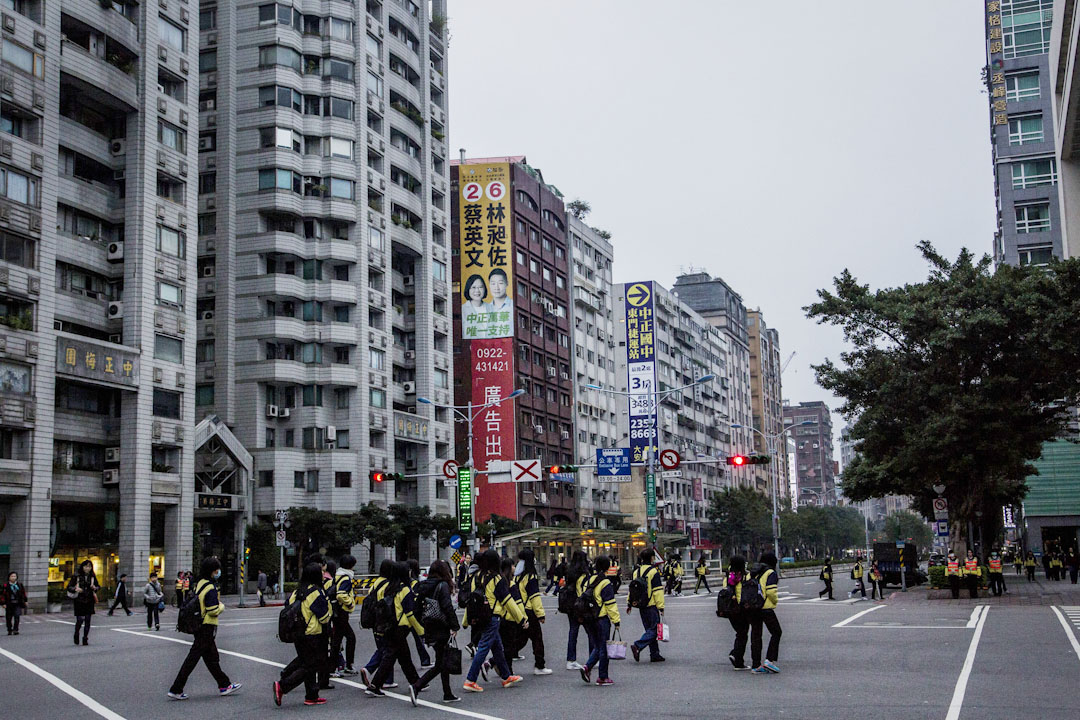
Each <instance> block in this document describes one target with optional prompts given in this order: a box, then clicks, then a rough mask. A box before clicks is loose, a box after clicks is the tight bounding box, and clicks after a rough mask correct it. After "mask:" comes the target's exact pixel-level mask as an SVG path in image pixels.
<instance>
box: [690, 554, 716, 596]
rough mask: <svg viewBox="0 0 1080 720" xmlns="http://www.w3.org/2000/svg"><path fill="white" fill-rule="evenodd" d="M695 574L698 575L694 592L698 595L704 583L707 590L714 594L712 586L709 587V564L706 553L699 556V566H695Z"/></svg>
mask: <svg viewBox="0 0 1080 720" xmlns="http://www.w3.org/2000/svg"><path fill="white" fill-rule="evenodd" d="M694 575H695V576H696V577H697V582H696V583H694V594H695V595H697V593H698V590H699V589H700V588H701V584H702V583H704V584H705V592H707V593H709V594H710V595H712V588H711V587H709V564H708V561H707V560H706V559H705V554H704V553H702V555H701V557H699V558H698V561H697V566H695V567H694Z"/></svg>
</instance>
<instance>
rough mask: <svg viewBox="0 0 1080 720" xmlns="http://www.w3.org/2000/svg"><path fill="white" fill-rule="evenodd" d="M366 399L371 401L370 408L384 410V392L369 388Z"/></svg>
mask: <svg viewBox="0 0 1080 720" xmlns="http://www.w3.org/2000/svg"><path fill="white" fill-rule="evenodd" d="M368 397H369V398H370V401H371V407H374V408H384V407H386V391H385V390H377V389H375V388H370V389H369V390H368Z"/></svg>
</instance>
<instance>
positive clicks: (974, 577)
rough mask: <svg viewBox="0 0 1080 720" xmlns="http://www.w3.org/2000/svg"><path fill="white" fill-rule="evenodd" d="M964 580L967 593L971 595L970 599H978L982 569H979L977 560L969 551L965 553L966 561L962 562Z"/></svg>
mask: <svg viewBox="0 0 1080 720" xmlns="http://www.w3.org/2000/svg"><path fill="white" fill-rule="evenodd" d="M964 579H965V580H966V581H967V586H968V592H969V593H971V597H973V598H977V597H979V585H980V584H981V583H982V569H981V568H980V567H979V559H978V558H976V557H975V553H973V552H971V551H970V550H968V551H967V559H966V560H964Z"/></svg>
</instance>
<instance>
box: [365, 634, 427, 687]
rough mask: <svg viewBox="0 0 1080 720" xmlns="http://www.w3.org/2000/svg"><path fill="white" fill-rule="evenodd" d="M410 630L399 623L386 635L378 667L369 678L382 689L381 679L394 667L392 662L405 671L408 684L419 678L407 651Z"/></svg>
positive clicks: (413, 683)
mask: <svg viewBox="0 0 1080 720" xmlns="http://www.w3.org/2000/svg"><path fill="white" fill-rule="evenodd" d="M410 634H411V631H410V629H409V628H407V627H402V626H401V625H398V626H396V627H395V628H394V629H393V630H391V631H390V633H389V634H388V635H387V636H386V644H385V645H384V646H383V656H382V660H381V661H380V662H379V669H378V670H376V671H375V677H373V678H371V684H372V685H374V686H375V687H377V688H379V689H382V684H383V681H384V680H385V679H386V676H387V675H389V674H390V671H391V670H393V669H394V663H395V662H396V663H397V664H398V667H400V668H401V672H403V673H405V679H406V680H408V681H409V684H410V685H415V684H416V682H417V681H418V680H419V679H420V676H419V675H418V674H417V673H416V666H415V665H413V661H412V654H411V653H410V652H409V635H410Z"/></svg>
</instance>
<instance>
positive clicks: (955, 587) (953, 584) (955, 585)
mask: <svg viewBox="0 0 1080 720" xmlns="http://www.w3.org/2000/svg"><path fill="white" fill-rule="evenodd" d="M949 590H951V591H952V596H953V600H957V599H959V598H960V576H959V575H950V576H949Z"/></svg>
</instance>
